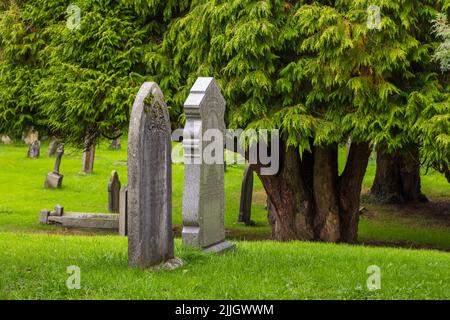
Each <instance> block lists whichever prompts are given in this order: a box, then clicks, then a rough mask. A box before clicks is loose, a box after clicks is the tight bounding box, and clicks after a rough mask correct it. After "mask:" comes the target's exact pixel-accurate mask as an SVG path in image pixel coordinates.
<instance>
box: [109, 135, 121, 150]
mask: <svg viewBox="0 0 450 320" xmlns="http://www.w3.org/2000/svg"><path fill="white" fill-rule="evenodd" d="M114 134H115V136H116V137H117V138H115V139H113V140H112V141H111V144H110V145H109V149H111V150H120V148H121V145H120V130H119V131H116V132H115V133H114Z"/></svg>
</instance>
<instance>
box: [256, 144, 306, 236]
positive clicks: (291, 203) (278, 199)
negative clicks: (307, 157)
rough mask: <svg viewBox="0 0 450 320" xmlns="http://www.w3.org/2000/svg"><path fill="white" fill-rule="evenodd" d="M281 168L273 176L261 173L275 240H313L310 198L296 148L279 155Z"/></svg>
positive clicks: (290, 148) (289, 148) (288, 149)
mask: <svg viewBox="0 0 450 320" xmlns="http://www.w3.org/2000/svg"><path fill="white" fill-rule="evenodd" d="M280 158H281V159H280V170H279V172H278V173H277V174H276V175H274V176H266V175H261V174H260V171H259V170H256V171H257V173H258V175H259V178H260V179H261V181H262V183H263V185H264V188H265V190H266V192H267V197H268V203H269V206H268V210H269V213H268V214H269V222H270V223H271V225H272V237H273V239H274V240H279V241H290V240H299V239H301V240H313V239H314V231H313V223H312V222H313V219H312V217H313V216H312V214H313V209H314V208H313V199H312V195H311V193H310V190H311V188H308V187H307V186H306V185H305V181H304V179H303V177H302V175H301V170H300V167H301V166H302V165H305V162H303V163H302V161H301V160H300V154H299V152H298V150H297V149H296V148H292V147H288V148H287V149H286V152H281V154H280Z"/></svg>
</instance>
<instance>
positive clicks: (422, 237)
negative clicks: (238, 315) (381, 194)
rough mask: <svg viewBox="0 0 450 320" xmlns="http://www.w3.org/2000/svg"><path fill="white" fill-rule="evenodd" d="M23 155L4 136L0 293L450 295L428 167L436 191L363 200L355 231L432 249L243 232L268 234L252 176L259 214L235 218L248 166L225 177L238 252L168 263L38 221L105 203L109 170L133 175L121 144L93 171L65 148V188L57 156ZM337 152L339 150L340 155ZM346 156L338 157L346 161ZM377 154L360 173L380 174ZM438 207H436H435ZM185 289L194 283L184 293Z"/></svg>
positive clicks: (120, 240)
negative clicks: (147, 266)
mask: <svg viewBox="0 0 450 320" xmlns="http://www.w3.org/2000/svg"><path fill="white" fill-rule="evenodd" d="M46 146H47V145H46V143H45V142H44V143H43V146H42V149H41V153H42V156H41V158H40V159H37V160H31V159H27V158H26V152H27V147H26V146H25V145H23V144H14V145H9V146H5V145H1V144H0V168H1V170H2V173H1V175H0V195H1V196H0V298H6V299H19V298H26V299H42V298H47V299H65V298H74V299H78V298H149V299H154V298H160V299H167V298H171V299H177V298H183V299H203V298H205V299H206V298H211V299H238V298H242V299H245V298H248V299H284V298H286V299H306V298H308V299H314V298H318V299H322V298H331V299H378V298H380V299H390V298H395V299H409V298H414V299H422V298H440V299H449V298H450V291H449V290H450V289H449V288H450V285H449V283H450V253H448V251H450V225H449V224H448V219H447V220H445V221H444V220H442V219H440V218H439V214H438V213H439V212H438V211H439V210H440V208H442V206H441V207H440V206H439V205H437V204H439V203H441V204H442V203H443V205H444V206H445V205H447V206H448V202H445V201H448V198H449V195H450V186H449V184H448V183H447V182H446V180H445V178H443V177H442V176H440V175H439V174H437V173H434V172H430V173H429V174H428V175H427V176H424V177H423V190H424V192H425V193H426V194H427V195H428V196H429V197H430V198H431V199H433V200H434V203H432V204H430V205H423V206H420V207H417V208H415V207H414V208H412V207H406V208H403V207H399V206H380V205H375V204H370V203H363V205H364V206H365V207H366V208H367V209H368V211H366V212H365V213H364V214H363V215H362V218H361V222H360V228H359V229H360V232H359V239H360V241H361V242H363V243H367V244H369V245H377V246H380V245H395V246H400V245H401V246H404V247H419V248H422V247H423V248H435V249H441V250H444V251H447V252H442V251H435V250H413V249H398V248H385V247H370V246H347V245H333V244H319V243H303V242H294V243H274V242H271V241H240V240H245V239H247V240H253V239H260V240H264V239H268V238H269V237H270V228H269V226H268V223H267V218H266V210H265V209H264V206H265V193H264V190H263V188H262V185H261V183H260V182H259V180H258V179H256V180H255V189H254V196H253V207H252V220H254V221H256V222H257V226H256V227H247V226H243V225H240V224H236V220H237V216H238V211H239V196H240V188H241V179H242V173H243V166H242V165H235V166H228V170H227V172H226V174H225V184H226V185H225V189H226V197H227V199H226V213H225V224H226V228H227V236H228V237H229V238H233V239H234V241H235V242H236V243H237V249H236V250H235V251H233V252H230V253H227V254H225V255H222V256H216V255H205V254H202V253H200V252H197V251H195V250H189V249H186V248H183V247H182V246H181V243H180V240H178V239H177V240H176V245H177V246H176V255H177V256H178V257H180V258H182V259H183V261H184V262H185V265H184V266H183V267H182V268H180V269H177V270H173V271H142V270H136V269H129V268H128V267H127V243H126V238H124V237H119V236H117V235H104V234H100V235H99V234H97V235H95V234H91V233H87V232H85V231H76V232H74V231H72V230H62V229H60V228H58V227H55V226H47V225H40V224H39V223H38V213H39V210H40V209H42V208H48V209H51V208H53V206H54V205H55V204H57V203H59V204H61V205H63V206H64V207H65V210H67V211H84V212H106V211H107V183H108V180H109V176H110V173H111V170H113V169H115V170H117V171H118V172H119V176H120V179H121V181H122V184H126V180H127V177H126V165H125V162H126V160H127V155H126V143H124V142H123V143H122V150H120V151H111V150H108V148H107V143H106V142H104V143H102V144H101V145H100V148H99V149H98V150H97V154H96V160H95V166H94V170H95V173H94V174H92V175H85V174H82V173H80V171H81V153H80V152H79V151H74V150H66V155H65V156H64V158H63V161H62V165H61V173H62V174H64V181H63V188H62V189H61V190H45V189H44V188H43V184H44V180H45V176H46V174H47V173H48V172H49V171H51V170H52V169H53V164H54V158H48V157H47V156H45V151H46ZM340 156H341V160H342V158H343V157H344V152H341V154H340ZM340 164H341V165H342V161H340ZM374 173H375V163H374V160H373V159H371V161H370V163H369V167H368V170H367V174H366V177H365V179H364V188H365V189H366V190H367V189H368V188H369V187H370V185H371V182H372V180H373V175H374ZM182 191H183V166H182V165H176V164H175V165H173V223H174V225H176V226H178V227H179V226H180V225H181V204H182ZM435 211H436V212H435ZM69 265H77V266H79V267H80V268H81V274H82V287H81V289H80V290H68V289H67V288H66V285H65V281H66V279H67V277H68V276H69V275H68V274H67V273H66V268H67V267H68V266H69ZM370 265H378V266H379V267H380V268H381V271H382V289H381V290H378V291H368V290H367V288H366V285H365V283H366V279H367V277H368V275H367V274H366V269H367V267H368V266H370ZM186 288H189V290H186Z"/></svg>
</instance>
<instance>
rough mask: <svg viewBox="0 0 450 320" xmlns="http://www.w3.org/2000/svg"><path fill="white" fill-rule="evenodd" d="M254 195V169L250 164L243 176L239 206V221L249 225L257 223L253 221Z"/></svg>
mask: <svg viewBox="0 0 450 320" xmlns="http://www.w3.org/2000/svg"><path fill="white" fill-rule="evenodd" d="M252 196H253V169H252V168H251V166H250V165H247V166H246V167H245V170H244V175H243V177H242V188H241V203H240V207H239V218H238V222H241V223H244V224H245V225H248V226H251V225H255V223H254V222H252V221H251V215H252Z"/></svg>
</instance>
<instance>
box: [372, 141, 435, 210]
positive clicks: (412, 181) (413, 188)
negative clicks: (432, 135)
mask: <svg viewBox="0 0 450 320" xmlns="http://www.w3.org/2000/svg"><path fill="white" fill-rule="evenodd" d="M371 194H372V195H373V196H374V197H375V198H376V199H377V200H378V201H379V202H381V203H395V204H402V203H408V202H428V199H427V198H426V196H425V195H423V194H422V192H421V186H420V156H419V149H418V147H417V146H413V147H411V148H408V149H407V150H402V151H400V152H396V153H394V154H388V153H385V152H383V151H382V150H379V151H378V152H377V172H376V175H375V180H374V183H373V185H372V188H371Z"/></svg>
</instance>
